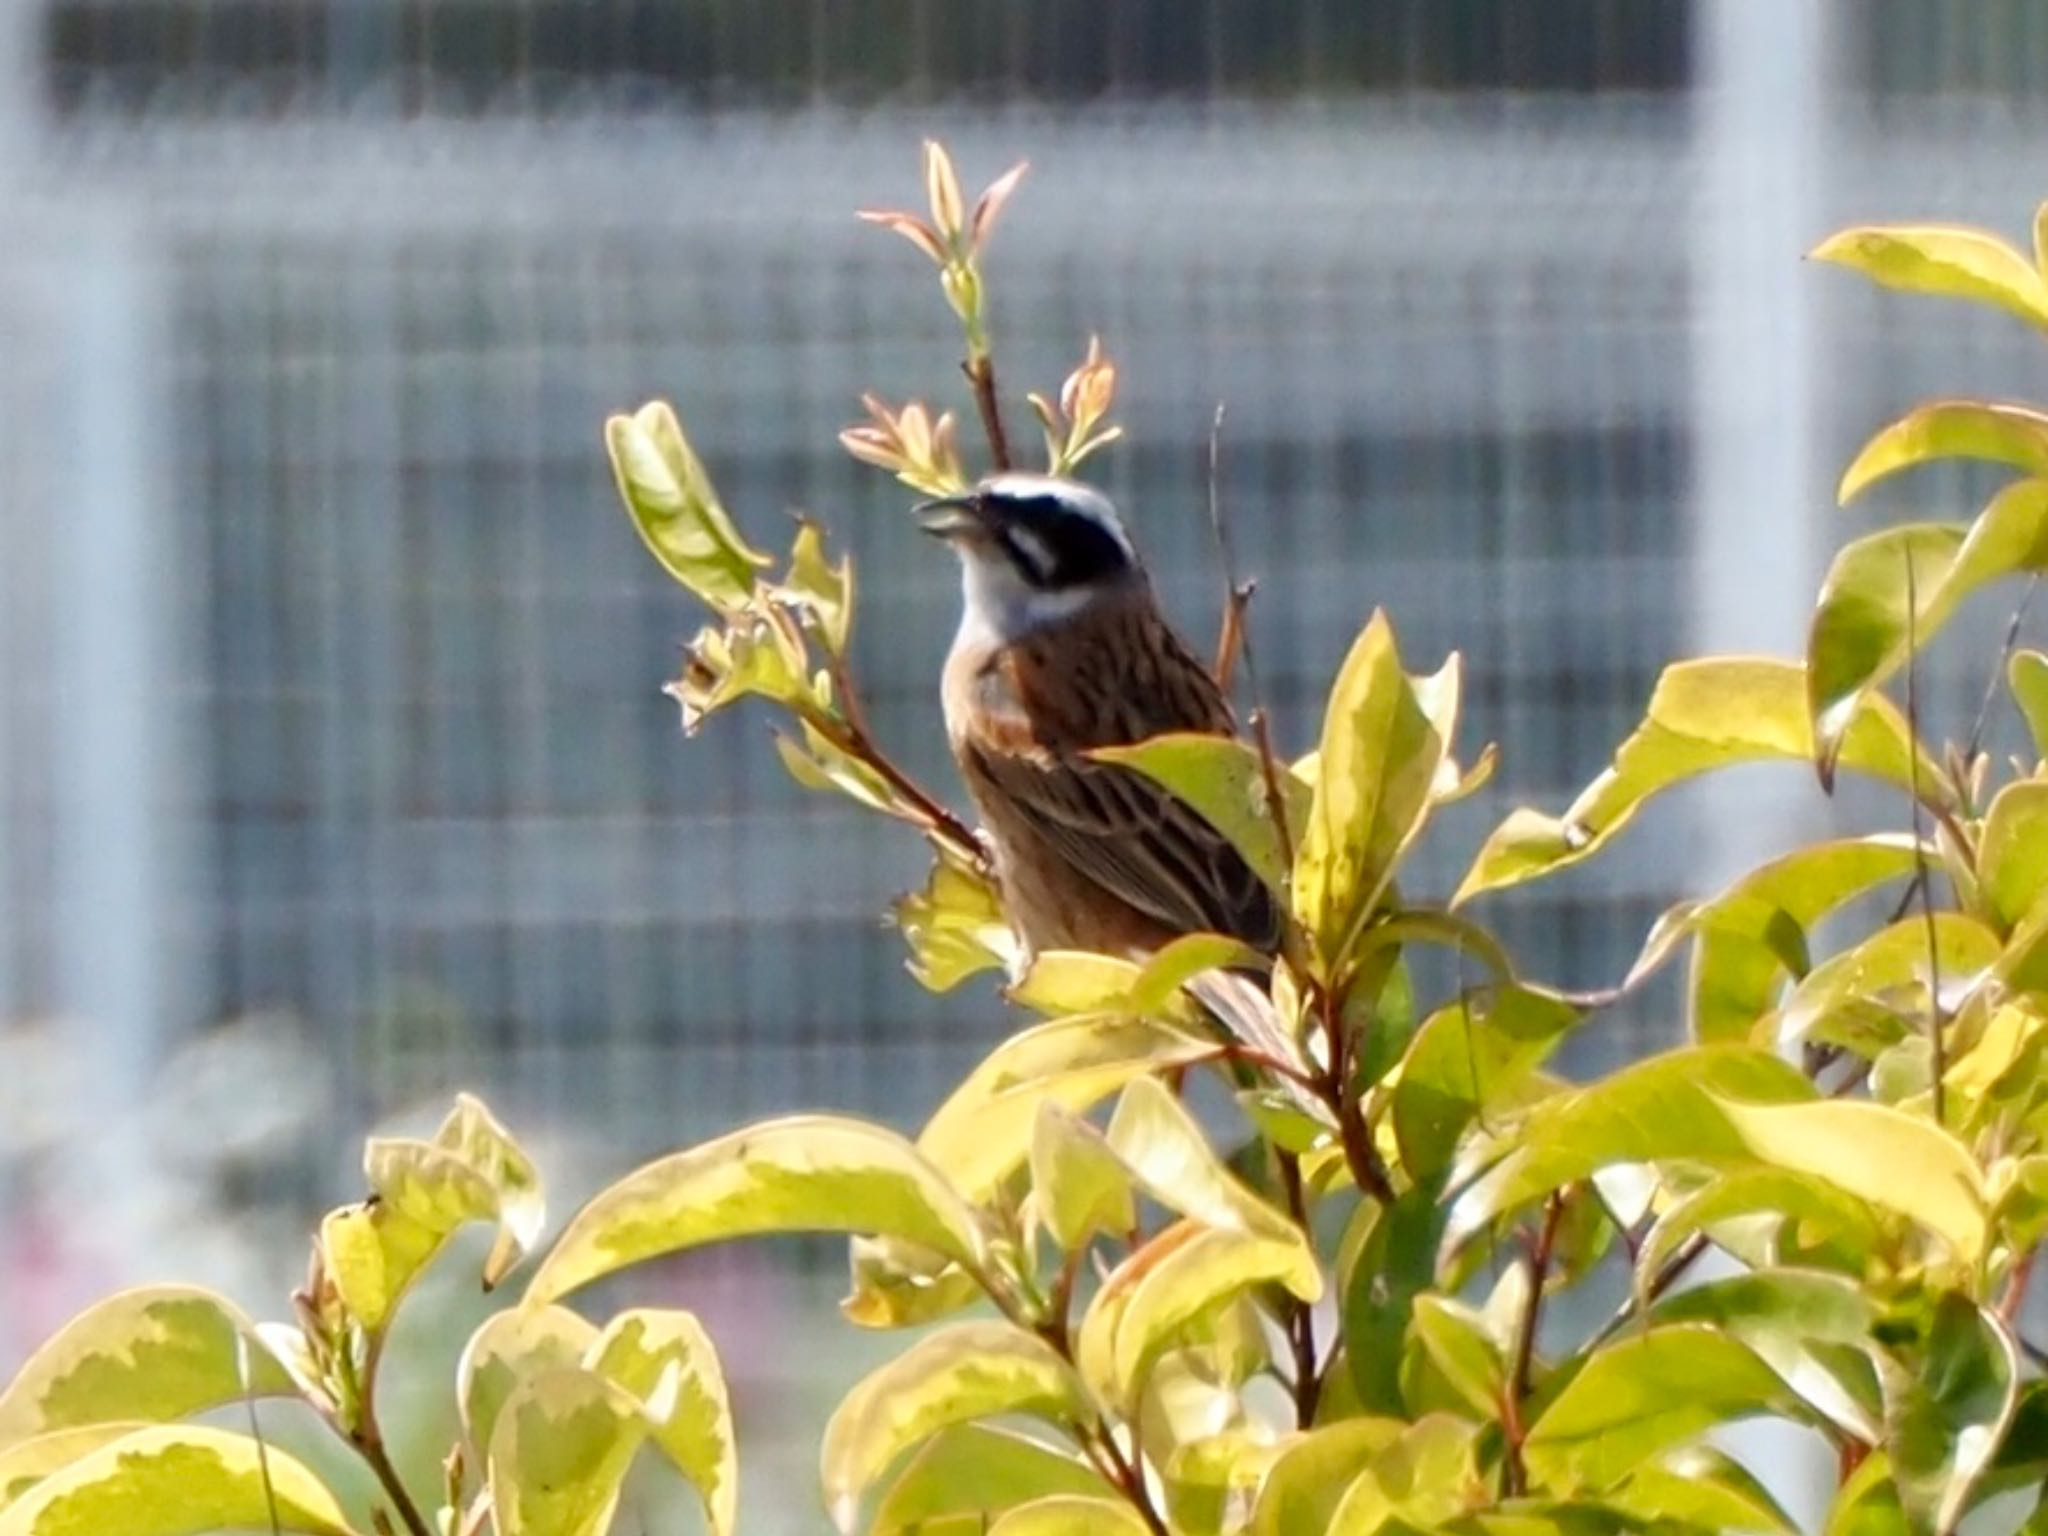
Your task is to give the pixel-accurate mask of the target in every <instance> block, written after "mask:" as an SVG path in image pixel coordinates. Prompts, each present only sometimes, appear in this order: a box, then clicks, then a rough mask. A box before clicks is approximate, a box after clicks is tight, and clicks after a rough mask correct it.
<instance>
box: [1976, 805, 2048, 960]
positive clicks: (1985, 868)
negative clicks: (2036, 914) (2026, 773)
mask: <svg viewBox="0 0 2048 1536" xmlns="http://www.w3.org/2000/svg"><path fill="white" fill-rule="evenodd" d="M1977 873H1978V876H1979V877H1980V879H1981V882H1982V890H1983V893H1984V900H1985V902H1986V904H1987V905H1988V906H1989V907H1990V908H1991V915H1992V916H1993V917H1994V918H1995V919H1996V920H1997V921H1998V923H1999V925H2000V926H2001V928H2002V929H2004V931H2006V932H2008V933H2009V932H2011V931H2012V930H2013V929H2014V928H2015V927H2017V926H2018V925H2019V922H2020V919H2022V918H2023V917H2025V916H2026V915H2027V914H2028V913H2029V912H2031V911H2032V910H2033V909H2034V906H2035V905H2036V904H2037V903H2038V902H2039V901H2040V900H2041V898H2042V896H2043V894H2044V893H2048V779H2020V780H2018V781H2016V782H2014V783H2011V784H2008V785H2006V786H2005V788H2003V789H2001V790H2000V791H1999V792H1998V794H1997V796H1996V797H1994V798H1993V800H1992V802H1991V808H1990V809H1989V810H1988V811H1986V812H1985V813H1984V831H1983V834H1982V835H1981V836H1980V837H1979V838H1978V839H1977Z"/></svg>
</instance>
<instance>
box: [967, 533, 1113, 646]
mask: <svg viewBox="0 0 2048 1536" xmlns="http://www.w3.org/2000/svg"><path fill="white" fill-rule="evenodd" d="M1099 595H1100V593H1099V591H1098V590H1097V589H1096V588H1094V587H1090V586H1083V587H1068V588H1066V589H1064V590H1062V591H1058V592H1046V591H1041V590H1040V589H1038V588H1037V587H1034V586H1032V585H1031V584H1030V583H1029V582H1028V581H1026V580H1025V579H1024V578H1023V577H1022V576H1020V575H1019V574H1018V573H1017V571H1016V569H1015V567H1013V566H1012V565H1011V564H1010V563H1009V562H1008V561H1007V560H1004V559H1002V558H1001V557H994V558H989V557H984V556H978V555H976V554H973V553H964V554H963V555H962V558H961V561H960V599H961V602H960V633H959V635H958V637H957V638H956V639H955V640H954V644H955V645H957V646H976V647H994V646H1002V645H1008V644H1010V643H1012V642H1013V641H1016V640H1018V639H1021V638H1022V637H1023V636H1025V635H1027V634H1029V633H1030V632H1031V631H1032V630H1035V629H1043V628H1044V627H1045V626H1046V625H1048V624H1057V623H1058V622H1059V621H1060V620H1062V619H1068V618H1072V617H1073V616H1074V615H1075V614H1077V613H1079V612H1080V611H1081V610H1082V609H1083V608H1086V607H1087V606H1088V605H1089V604H1090V603H1091V602H1093V601H1094V600H1095V599H1096V598H1097V597H1098V596H1099Z"/></svg>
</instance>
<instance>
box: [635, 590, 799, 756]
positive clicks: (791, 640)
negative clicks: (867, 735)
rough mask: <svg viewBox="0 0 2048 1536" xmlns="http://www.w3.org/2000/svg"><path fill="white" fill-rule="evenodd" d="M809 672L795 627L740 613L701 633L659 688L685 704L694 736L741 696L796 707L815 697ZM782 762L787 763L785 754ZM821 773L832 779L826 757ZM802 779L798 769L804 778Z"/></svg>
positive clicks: (688, 730) (687, 730)
mask: <svg viewBox="0 0 2048 1536" xmlns="http://www.w3.org/2000/svg"><path fill="white" fill-rule="evenodd" d="M809 674H810V661H809V658H808V657H807V656H806V655H805V653H804V650H803V644H802V639H801V637H800V636H799V635H798V634H797V633H796V631H795V629H794V628H793V627H788V628H786V627H784V626H783V625H781V624H777V623H775V622H774V621H773V620H771V619H769V618H768V617H766V616H765V615H763V614H761V613H758V612H756V613H737V614H733V615H730V616H729V617H727V618H726V620H725V621H724V623H722V624H708V625H706V626H705V627H704V628H702V629H700V630H698V631H697V635H696V638H695V639H693V640H692V641H691V642H690V644H689V648H688V651H687V653H686V655H685V659H684V663H683V670H682V672H681V673H680V674H679V675H678V676H677V677H676V678H675V679H674V680H673V681H672V682H669V683H666V684H664V685H663V686H662V690H661V691H662V692H663V693H665V694H667V695H668V696H669V697H670V698H672V699H674V700H675V701H676V703H677V705H678V706H679V707H680V708H681V710H682V713H683V734H684V735H685V736H694V735H695V734H696V733H697V731H698V729H699V728H700V727H701V726H702V725H703V724H704V722H705V721H706V720H707V719H709V718H710V717H711V716H712V715H714V714H716V713H718V711H720V710H721V709H724V708H725V707H726V706H727V705H729V704H734V703H737V702H738V701H739V700H741V699H745V698H763V699H769V700H772V701H773V702H775V703H778V704H788V705H796V704H798V703H799V702H801V701H802V700H804V699H806V698H808V697H811V696H812V695H813V685H812V682H811V679H810V675H809ZM806 734H807V735H808V734H811V732H810V731H808V730H807V733H806ZM784 761H785V762H787V761H789V759H788V756H787V754H785V756H784ZM792 766H793V765H792ZM819 772H820V774H822V775H823V776H824V777H826V778H827V779H828V780H830V778H831V777H832V776H831V774H830V773H829V772H827V771H826V769H825V768H824V765H823V762H822V761H821V762H820V763H819ZM804 777H805V776H804V775H803V774H802V773H801V772H800V773H798V778H799V779H800V780H801V779H803V778H804Z"/></svg>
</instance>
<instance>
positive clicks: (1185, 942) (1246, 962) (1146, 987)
mask: <svg viewBox="0 0 2048 1536" xmlns="http://www.w3.org/2000/svg"><path fill="white" fill-rule="evenodd" d="M1265 964H1266V958H1265V956H1263V955H1261V954H1260V953H1259V952H1258V951H1257V950H1255V949H1253V948H1252V947H1251V946H1250V945H1249V944H1246V943H1245V942H1244V941H1243V940H1241V939H1233V938H1229V937H1227V936H1226V935H1224V934H1220V933H1184V934H1182V935H1181V936H1180V937H1179V938H1177V939H1175V940H1173V941H1172V942H1171V943H1169V944H1165V945H1162V946H1161V947H1160V948H1159V949H1158V950H1157V951H1156V952H1155V953H1154V954H1153V955H1152V957H1151V958H1150V959H1148V960H1147V961H1146V962H1145V968H1144V970H1143V971H1142V972H1141V973H1140V974H1139V976H1138V979H1137V982H1136V983H1135V984H1134V985H1133V986H1132V988H1131V992H1130V997H1129V999H1128V1001H1127V1004H1126V1006H1128V1007H1129V1008H1130V1010H1131V1012H1133V1013H1139V1014H1161V1013H1164V1012H1166V1011H1167V1010H1168V1009H1169V1008H1170V1007H1171V1006H1172V1005H1173V1004H1174V1002H1175V1001H1176V999H1178V997H1179V995H1180V990H1181V988H1182V987H1184V986H1186V985H1187V984H1188V983H1189V982H1191V981H1193V980H1195V979H1196V978H1197V977H1199V976H1202V975H1205V974H1206V973H1208V972H1210V971H1220V970H1226V969H1228V968H1230V967H1232V966H1247V967H1251V968H1254V969H1262V968H1263V967H1264V966H1265Z"/></svg>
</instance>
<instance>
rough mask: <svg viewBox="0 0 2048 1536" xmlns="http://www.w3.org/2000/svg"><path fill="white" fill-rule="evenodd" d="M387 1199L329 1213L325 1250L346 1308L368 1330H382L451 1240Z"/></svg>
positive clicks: (322, 1237)
mask: <svg viewBox="0 0 2048 1536" xmlns="http://www.w3.org/2000/svg"><path fill="white" fill-rule="evenodd" d="M448 1235H449V1234H448V1231H447V1230H446V1229H443V1230H440V1231H434V1230H432V1229H430V1228H427V1227H424V1226H422V1225H421V1224H420V1223H419V1222H417V1221H414V1220H413V1219H412V1218H411V1217H410V1216H408V1215H406V1214H405V1213H404V1212H403V1211H401V1210H399V1209H398V1207H397V1206H395V1205H392V1204H390V1203H389V1202H387V1201H383V1200H369V1201H363V1202H361V1203H359V1204H356V1205H345V1206H342V1207H341V1208H340V1209H339V1210H334V1211H329V1212H328V1213H327V1215H326V1216H325V1217H324V1218H322V1220H321V1222H320V1252H321V1255H322V1257H323V1260H324V1262H325V1264H326V1268H327V1274H328V1278H330V1279H331V1280H332V1281H333V1282H334V1288H335V1290H336V1291H337V1292H338V1293H339V1294H340V1296H341V1302H342V1305H343V1306H345V1307H346V1308H347V1309H348V1310H349V1312H350V1313H351V1314H352V1315H353V1316H354V1317H355V1319H356V1321H357V1322H359V1323H361V1324H362V1325H363V1326H364V1327H365V1328H371V1329H380V1328H382V1327H383V1326H384V1325H385V1324H386V1323H387V1322H389V1321H390V1318H391V1314H392V1312H393V1311H394V1310H395V1309H396V1308H397V1306H398V1303H399V1300H400V1299H401V1298H402V1297H403V1296H404V1295H405V1292H406V1288H407V1287H408V1286H410V1285H411V1284H412V1282H413V1281H414V1280H416V1279H418V1278H419V1276H420V1274H421V1272H422V1271H424V1270H425V1269H426V1267H427V1265H428V1264H430V1263H431V1262H433V1258H434V1255H435V1254H437V1253H439V1252H440V1251H441V1247H442V1245H443V1243H445V1242H446V1241H447V1239H448Z"/></svg>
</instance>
